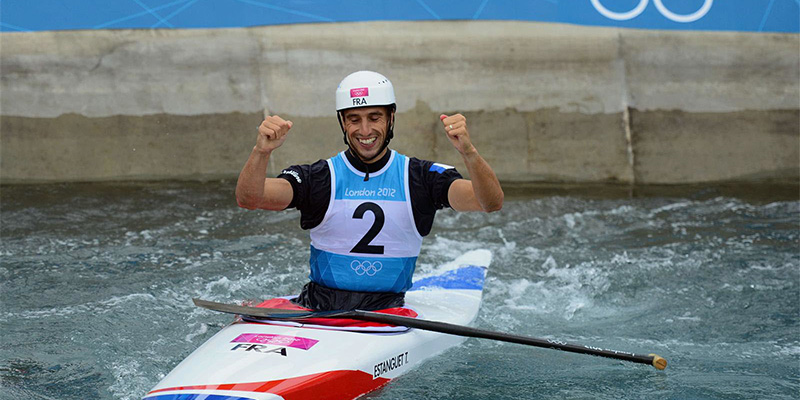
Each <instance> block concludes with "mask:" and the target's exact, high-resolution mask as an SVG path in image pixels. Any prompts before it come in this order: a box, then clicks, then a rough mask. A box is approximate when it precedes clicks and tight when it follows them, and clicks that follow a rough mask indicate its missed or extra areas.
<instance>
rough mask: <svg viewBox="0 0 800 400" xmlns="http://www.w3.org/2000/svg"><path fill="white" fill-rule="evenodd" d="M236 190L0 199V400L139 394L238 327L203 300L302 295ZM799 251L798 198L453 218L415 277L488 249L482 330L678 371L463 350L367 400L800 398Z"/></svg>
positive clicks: (302, 262) (201, 187)
mask: <svg viewBox="0 0 800 400" xmlns="http://www.w3.org/2000/svg"><path fill="white" fill-rule="evenodd" d="M232 190H233V186H232V183H230V182H214V183H208V184H178V183H166V184H151V185H146V184H140V185H133V184H131V185H64V186H35V187H4V188H3V192H2V206H3V207H2V242H0V257H2V265H1V266H0V278H2V286H0V289H1V290H0V300H2V305H3V307H2V311H0V332H2V338H3V341H2V347H0V383H1V386H2V389H1V390H0V399H9V400H11V399H20V398H30V399H83V398H98V399H137V398H139V397H140V396H142V395H143V394H144V393H146V392H147V391H148V390H149V389H150V388H151V387H152V386H153V385H154V384H155V383H156V382H157V381H158V380H159V379H160V378H161V377H163V375H164V374H166V373H167V372H168V371H169V370H170V369H171V368H172V367H174V366H175V365H176V364H177V363H178V362H179V361H180V360H182V359H183V358H184V357H185V356H187V355H188V354H189V353H190V352H191V351H192V350H193V349H195V348H196V347H198V346H199V345H200V344H201V343H202V342H203V341H205V340H206V339H208V338H209V337H210V336H211V335H213V334H214V333H215V332H216V331H218V330H219V328H220V327H221V326H223V325H224V324H226V323H228V322H229V321H230V318H229V317H228V316H226V315H218V314H213V313H210V312H208V311H204V310H200V309H197V308H195V307H193V306H192V303H191V300H190V299H191V298H192V297H202V298H207V299H211V300H218V301H236V300H243V299H256V298H264V297H268V296H272V295H280V294H288V293H293V292H295V291H296V290H297V289H299V287H300V286H301V285H302V284H303V283H304V282H305V279H306V274H307V266H306V263H307V257H308V240H307V233H306V232H303V231H301V230H300V229H299V227H298V225H299V223H298V215H297V213H296V212H294V211H287V212H280V213H271V212H252V211H245V210H241V209H238V208H237V207H236V206H235V202H234V201H233V197H232ZM799 240H800V202H798V201H796V200H792V201H772V200H767V201H764V200H755V201H745V200H741V199H737V198H732V197H709V196H705V197H704V198H700V199H695V198H691V197H685V196H684V197H650V198H634V199H627V198H623V199H603V198H599V199H598V198H592V197H541V198H529V199H518V200H512V201H508V202H507V203H506V205H505V207H504V209H503V211H501V212H500V213H495V214H491V215H483V214H458V213H455V212H450V211H444V212H442V213H440V214H439V216H438V217H437V221H436V227H435V229H434V231H433V232H432V234H431V235H430V236H429V237H428V238H426V241H425V242H424V245H423V252H422V255H421V257H420V259H419V265H418V270H419V271H420V272H429V271H431V270H433V269H435V267H436V266H437V265H439V264H440V263H443V262H446V261H449V260H450V259H452V258H454V257H456V256H458V255H459V254H461V253H462V252H464V251H466V250H470V249H476V248H488V249H490V250H491V251H492V252H493V254H494V261H493V264H492V266H491V268H490V272H489V277H488V280H487V285H486V290H485V292H484V305H483V307H482V310H481V314H480V316H479V320H478V326H480V327H482V328H486V329H493V330H499V331H504V332H514V333H518V334H524V335H530V336H536V337H544V338H557V339H565V340H570V341H574V342H578V343H583V344H588V345H593V346H597V347H604V348H611V349H619V350H626V351H635V352H645V353H649V352H655V353H658V354H660V355H662V356H664V357H665V358H667V360H668V361H669V362H670V365H669V367H668V369H667V370H666V371H664V372H657V371H655V370H654V369H653V368H648V367H646V366H640V365H632V364H627V363H623V362H618V361H613V360H607V359H601V358H595V357H588V356H582V355H574V354H567V353H563V352H558V351H553V350H543V349H535V348H525V347H522V346H519V345H513V344H504V343H498V342H491V341H482V340H475V339H470V340H468V341H467V342H466V343H465V345H464V346H462V347H460V348H457V349H454V350H452V351H449V352H447V353H446V354H445V355H443V356H441V357H438V358H435V359H433V360H431V361H429V362H427V363H426V364H424V365H423V366H421V367H420V368H418V369H416V370H414V371H412V372H411V373H409V374H407V375H405V376H403V377H401V378H400V379H398V380H396V381H395V382H393V383H392V384H390V385H388V386H387V387H386V388H384V389H382V390H381V391H379V392H376V393H373V394H370V395H368V396H366V398H368V399H375V400H377V399H380V400H390V399H392V400H396V399H411V398H417V399H487V398H492V399H534V398H615V399H616V398H631V399H639V398H643V397H649V396H664V397H667V398H741V399H750V398H794V397H796V395H797V393H799V392H800V380H799V379H798V376H800V320H799V318H798V316H800V302H799V301H798V300H800V279H798V278H800V273H799V272H798V271H799V270H800V268H798V266H800V251H799V250H800V246H799V244H800V242H799Z"/></svg>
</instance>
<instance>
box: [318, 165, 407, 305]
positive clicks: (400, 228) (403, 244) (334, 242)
mask: <svg viewBox="0 0 800 400" xmlns="http://www.w3.org/2000/svg"><path fill="white" fill-rule="evenodd" d="M390 151H391V154H390V157H389V161H388V162H387V163H386V165H385V166H384V167H383V168H381V170H379V171H377V172H370V174H369V180H368V181H366V182H364V173H363V172H360V171H358V170H357V169H356V168H355V167H353V166H352V165H351V164H350V162H349V161H348V160H347V156H345V154H344V152H342V153H339V154H337V155H336V156H334V157H333V158H331V159H329V160H327V161H328V167H329V169H330V171H331V199H330V203H329V204H328V211H327V212H326V213H325V218H324V219H323V220H322V222H321V223H320V224H319V225H318V226H317V227H315V228H313V229H311V231H310V234H311V257H310V260H309V261H310V264H311V275H310V276H309V278H310V279H311V281H313V282H316V283H318V284H321V285H324V286H327V287H330V288H334V289H341V290H350V291H359V292H395V293H399V292H404V291H406V290H408V289H409V288H411V277H412V275H413V274H414V268H415V267H416V262H417V257H418V256H419V251H420V247H421V246H422V236H420V234H419V232H417V227H416V225H415V224H414V215H413V213H412V210H411V196H410V193H409V186H408V161H409V159H408V157H406V156H404V155H402V154H399V153H397V152H395V151H394V150H390Z"/></svg>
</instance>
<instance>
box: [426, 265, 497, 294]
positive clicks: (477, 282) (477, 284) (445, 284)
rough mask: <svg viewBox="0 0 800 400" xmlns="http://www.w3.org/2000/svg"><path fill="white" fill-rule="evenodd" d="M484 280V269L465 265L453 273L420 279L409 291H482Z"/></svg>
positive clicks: (448, 272)
mask: <svg viewBox="0 0 800 400" xmlns="http://www.w3.org/2000/svg"><path fill="white" fill-rule="evenodd" d="M485 278H486V267H479V266H477V265H465V266H462V267H461V268H459V269H456V270H453V271H447V272H445V273H444V274H442V275H437V276H431V277H427V278H422V279H420V280H418V281H416V282H414V286H413V287H412V288H411V290H420V289H426V288H434V287H435V288H442V289H474V290H482V289H483V281H484V279H485Z"/></svg>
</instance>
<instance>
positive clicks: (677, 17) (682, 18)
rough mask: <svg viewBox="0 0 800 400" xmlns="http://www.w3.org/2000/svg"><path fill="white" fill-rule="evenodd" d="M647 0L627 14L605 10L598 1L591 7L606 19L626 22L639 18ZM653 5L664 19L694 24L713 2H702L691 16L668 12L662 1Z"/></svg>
mask: <svg viewBox="0 0 800 400" xmlns="http://www.w3.org/2000/svg"><path fill="white" fill-rule="evenodd" d="M648 1H649V0H639V5H637V6H636V7H634V8H633V9H632V10H630V11H627V12H614V11H611V10H609V9H608V8H606V7H605V6H604V5H602V4H601V3H600V0H592V5H593V6H594V8H595V10H597V12H599V13H600V14H603V16H605V17H606V18H609V19H613V20H617V21H627V20H629V19H633V18H636V17H638V16H639V14H641V13H642V12H643V11H644V9H645V8H647V3H648ZM653 3H654V4H655V5H656V8H657V9H658V12H660V13H661V15H663V16H665V17H666V18H668V19H670V20H672V21H675V22H682V23H687V22H694V21H697V20H698V19H700V18H703V17H705V16H706V14H708V10H710V9H711V5H712V4H713V3H714V0H703V5H702V6H701V7H700V9H699V10H697V11H695V12H693V13H691V14H676V13H674V12H672V11H670V10H669V9H668V8H667V7H666V6H665V5H664V2H663V0H653Z"/></svg>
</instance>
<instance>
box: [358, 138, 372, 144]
mask: <svg viewBox="0 0 800 400" xmlns="http://www.w3.org/2000/svg"><path fill="white" fill-rule="evenodd" d="M375 139H377V138H369V139H358V141H359V142H361V144H371V143H372V142H374V141H375Z"/></svg>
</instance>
